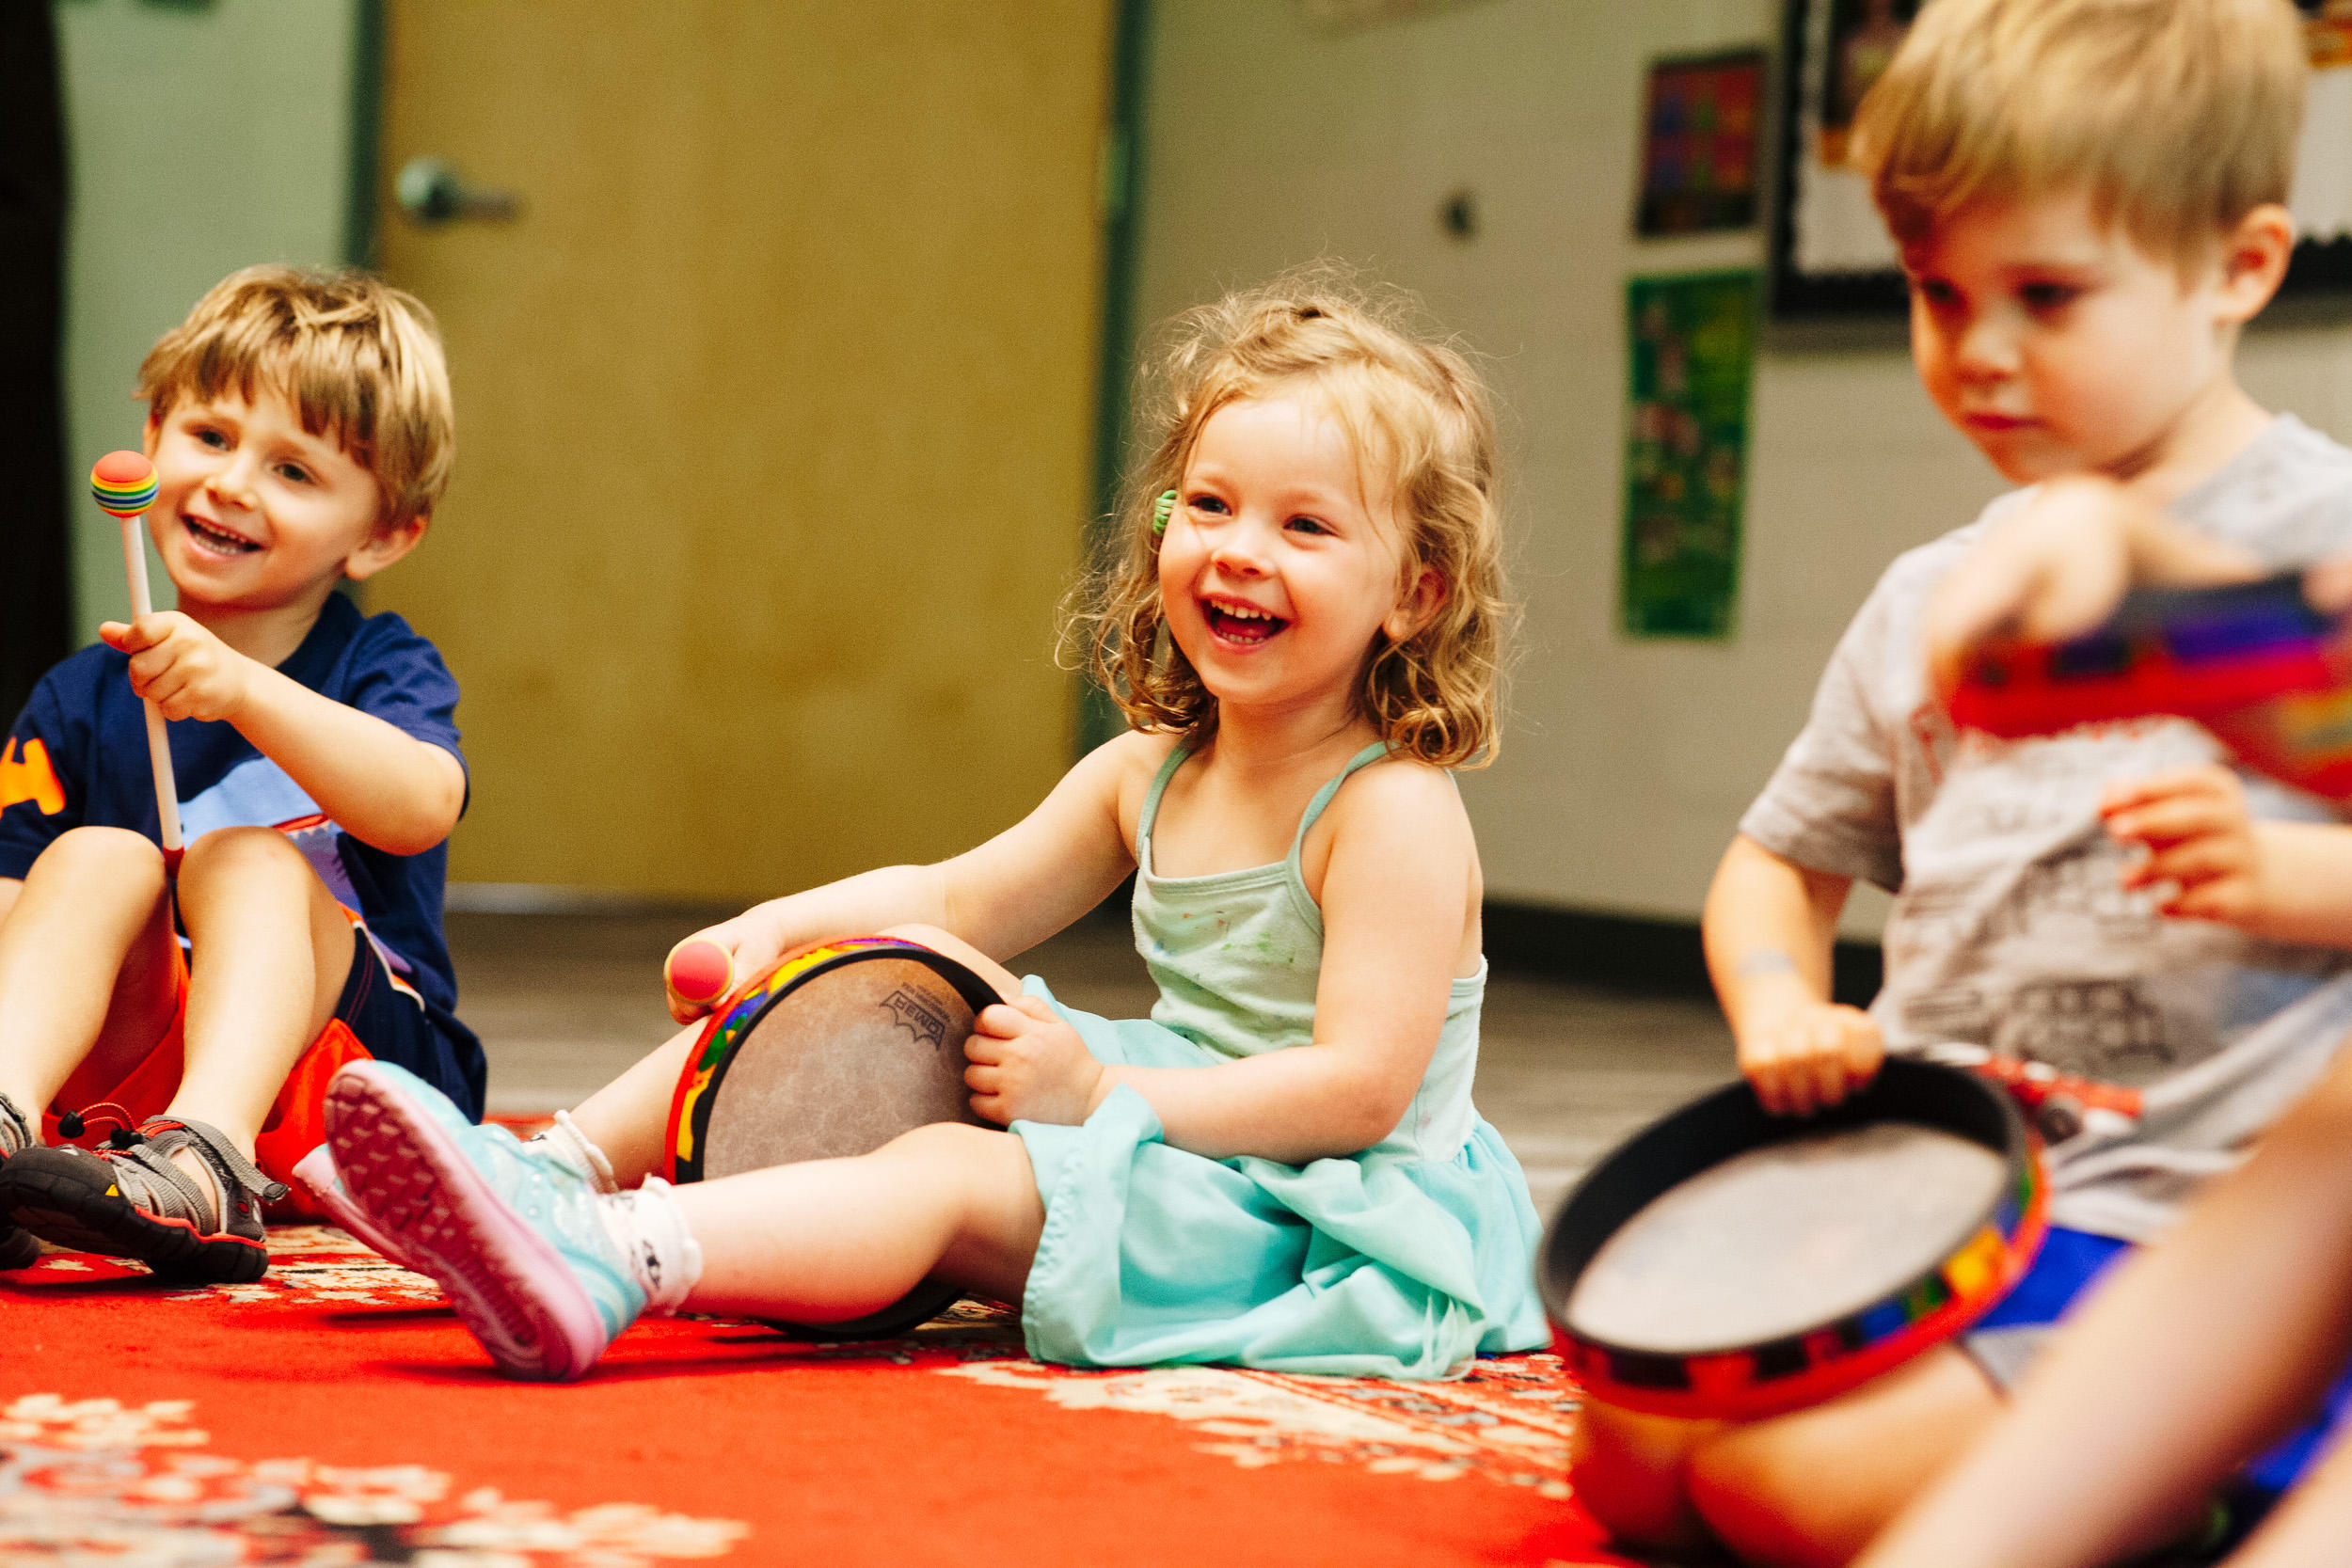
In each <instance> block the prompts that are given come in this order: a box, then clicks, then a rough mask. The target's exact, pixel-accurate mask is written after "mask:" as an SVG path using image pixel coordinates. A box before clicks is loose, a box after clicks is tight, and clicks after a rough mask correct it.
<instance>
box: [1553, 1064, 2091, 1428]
mask: <svg viewBox="0 0 2352 1568" xmlns="http://www.w3.org/2000/svg"><path fill="white" fill-rule="evenodd" d="M2043 1205H2044V1197H2043V1183H2042V1171H2041V1160H2040V1151H2039V1145H2038V1144H2037V1143H2036V1141H2035V1139H2034V1137H2033V1135H2032V1133H2031V1132H2029V1131H2028V1130H2027V1128H2026V1123H2025V1120H2024V1118H2023V1117H2022V1116H2021V1115H2020V1114H2019V1112H2018V1109H2017V1107H2016V1105H2015V1104H2013V1103H2012V1102H2011V1101H2010V1096H2009V1095H2008V1094H2006V1093H2004V1092H2003V1091H2002V1089H2001V1088H2000V1087H1999V1086H1998V1085H1994V1084H1993V1083H1991V1082H1988V1081H1987V1080H1985V1079H1984V1078H1982V1077H1980V1076H1979V1075H1978V1074H1976V1073H1973V1072H1965V1071H1962V1070H1961V1069H1956V1068H1948V1067H1941V1066H1937V1065H1934V1064H1932V1063H1927V1062H1918V1061H1909V1060H1903V1059H1899V1058H1896V1059H1890V1060H1888V1061H1887V1062H1886V1063H1885V1064H1884V1065H1883V1066H1882V1067H1881V1068H1880V1069H1879V1072H1878V1076H1877V1077H1876V1078H1874V1079H1872V1080H1871V1082H1870V1084H1869V1085H1868V1086H1867V1088H1865V1089H1863V1090H1862V1091H1861V1092H1859V1093H1857V1094H1855V1095H1852V1096H1851V1097H1850V1098H1848V1100H1847V1101H1845V1103H1843V1104H1841V1105H1837V1106H1835V1107H1833V1108H1831V1109H1828V1110H1825V1111H1821V1112H1820V1113H1818V1114H1816V1115H1814V1116H1811V1117H1805V1118H1804V1119H1802V1120H1800V1119H1797V1118H1794V1117H1773V1116H1770V1115H1768V1114H1767V1113H1766V1112H1765V1111H1764V1109H1763V1107H1762V1106H1761V1105H1759V1104H1758V1103H1757V1101H1756V1095H1755V1092H1754V1091H1753V1090H1752V1089H1750V1088H1749V1087H1748V1085H1745V1084H1734V1085H1730V1086H1729V1087H1726V1088H1723V1089H1718V1090H1716V1091H1715V1092H1714V1093H1712V1094H1710V1095H1708V1096H1706V1097H1705V1098H1704V1099H1701V1100H1698V1101H1692V1103H1691V1104H1688V1105H1685V1106H1684V1107H1682V1108H1681V1109H1680V1110H1678V1111H1676V1112H1673V1113H1672V1114H1670V1115H1669V1116H1667V1117H1665V1118H1664V1119H1663V1120H1661V1121H1660V1122H1658V1123H1656V1124H1654V1125H1653V1126H1651V1127H1650V1128H1649V1129H1648V1130H1647V1131H1645V1132H1641V1133H1638V1134H1636V1135H1635V1136H1634V1138H1633V1139H1632V1140H1631V1141H1630V1142H1629V1143H1627V1144H1625V1145H1624V1146H1623V1147H1621V1148H1618V1149H1617V1150H1616V1151H1615V1152H1614V1153H1613V1154H1611V1155H1610V1156H1609V1157H1608V1158H1607V1159H1605V1160H1603V1161H1602V1162H1601V1163H1600V1164H1598V1165H1597V1166H1596V1167H1595V1168H1594V1169H1593V1171H1592V1172H1591V1174H1589V1175H1588V1176H1586V1177H1585V1179H1584V1180H1582V1181H1581V1182H1580V1183H1579V1184H1578V1185H1577V1187H1576V1189H1575V1190H1574V1191H1573V1192H1571V1193H1570V1194H1569V1195H1568V1196H1567V1199H1566V1201H1565V1203H1563V1204H1562V1206H1561V1208H1560V1211H1559V1212H1558V1213H1557V1214H1556V1215H1555V1216H1554V1217H1553V1219H1552V1222H1551V1226H1550V1228H1549V1231H1548V1233H1547V1234H1546V1235H1545V1237H1544V1241H1543V1247H1542V1250H1541V1251H1540V1252H1539V1253H1538V1254H1537V1257H1536V1265H1535V1273H1536V1284H1537V1286H1538V1288H1539V1289H1540V1290H1541V1291H1542V1293H1543V1297H1544V1305H1545V1307H1546V1308H1547V1309H1548V1310H1549V1312H1550V1314H1551V1320H1552V1323H1554V1324H1555V1325H1556V1327H1557V1336H1556V1337H1557V1338H1558V1341H1559V1345H1560V1351H1561V1354H1562V1356H1563V1357H1564V1359H1565V1361H1566V1362H1567V1365H1568V1369H1569V1370H1570V1371H1572V1372H1573V1373H1575V1375H1576V1377H1577V1379H1578V1381H1579V1382H1581V1383H1582V1384H1583V1386H1584V1387H1585V1389H1586V1390H1587V1391H1588V1392H1590V1393H1591V1394H1593V1395H1594V1397H1596V1398H1597V1399H1600V1400H1603V1401H1606V1402H1609V1403H1611V1404H1614V1405H1620V1406H1623V1407H1625V1408H1627V1409H1631V1410H1642V1411H1647V1412H1650V1413H1652V1414H1655V1415H1662V1416H1682V1417H1755V1416H1766V1415H1772V1414H1774V1413H1777V1412H1780V1411H1784V1410H1793V1409H1796V1408H1798V1407H1800V1406H1803V1405H1807V1404H1814V1403H1818V1402H1820V1401H1822V1400H1826V1399H1829V1398H1831V1397H1833V1396H1834V1395H1836V1394H1839V1393H1843V1392H1844V1391H1845V1390H1846V1389H1848V1388H1851V1387H1853V1386H1856V1385H1857V1384H1860V1383H1862V1382H1864V1381H1865V1380H1867V1379H1868V1378H1871V1377H1875V1376H1877V1375H1878V1374H1879V1373H1881V1372H1883V1371H1885V1370H1888V1369H1890V1368H1892V1367H1894V1366H1896V1365H1898V1364H1899V1363H1900V1362H1902V1361H1904V1360H1907V1359H1908V1358H1910V1357H1911V1356H1913V1355H1915V1354H1918V1353H1920V1352H1921V1351H1924V1350H1926V1349H1928V1348H1929V1347H1931V1346H1932V1345H1935V1344H1938V1343H1941V1342H1942V1341H1943V1340H1945V1339H1947V1338H1950V1337H1951V1336H1953V1335H1955V1334H1958V1333H1959V1332H1961V1330H1963V1329H1964V1328H1966V1327H1967V1326H1968V1324H1970V1323H1974V1322H1975V1321H1976V1320H1977V1318H1978V1317H1979V1316H1980V1315H1981V1314H1982V1313H1983V1312H1984V1311H1985V1310H1986V1309H1987V1308H1988V1307H1991V1306H1992V1305H1993V1304H1994V1302H1995V1301H1997V1300H1999V1299H2000V1297H2001V1296H2002V1295H2003V1294H2005V1293H2006V1292H2007V1291H2009V1289H2010V1287H2011V1286H2012V1285H2014V1284H2015V1283H2016V1281H2017V1279H2018V1278H2019V1277H2020V1276H2021V1275H2023V1274H2024V1273H2025V1270H2026V1265H2027V1264H2028V1263H2029V1262H2030V1261H2031V1260H2032V1257H2033V1254H2034V1251H2035V1249H2036V1248H2038V1247H2039V1246H2040V1245H2041V1243H2042V1228H2043V1218H2042V1211H2043Z"/></svg>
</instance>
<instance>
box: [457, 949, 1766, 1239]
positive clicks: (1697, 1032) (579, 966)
mask: <svg viewBox="0 0 2352 1568" xmlns="http://www.w3.org/2000/svg"><path fill="white" fill-rule="evenodd" d="M730 912H732V911H691V910H680V911H668V912H660V913H652V912H627V913H622V912H613V913H593V914H485V913H453V914H452V915H451V916H450V917H449V937H450V946H451V948H452V950H453V953H454V954H455V956H456V959H457V974H458V987H459V996H458V1012H459V1015H460V1016H461V1017H463V1018H464V1019H465V1020H466V1021H467V1022H469V1023H470V1024H471V1025H472V1026H473V1028H474V1029H475V1030H476V1031H477V1032H478V1033H479V1034H480V1035H481V1036H482V1038H483V1043H484V1045H485V1047H486V1048H487V1049H488V1052H489V1057H490V1108H491V1109H492V1110H493V1111H502V1112H518V1113H529V1112H544V1111H551V1110H554V1109H556V1108H558V1107H560V1106H566V1105H570V1104H573V1103H575V1102H577V1101H580V1100H581V1099H583V1098H585V1097H586V1096H587V1094H588V1093H589V1092H590V1091H592V1090H594V1089H596V1087H597V1086H598V1085H602V1084H603V1083H605V1082H606V1081H607V1080H608V1079H610V1078H612V1076H613V1075H614V1074H616V1073H618V1072H619V1071H620V1070H621V1069H623V1068H625V1067H627V1066H628V1064H629V1063H631V1062H633V1061H635V1060H636V1059H637V1058H638V1057H639V1056H641V1055H643V1054H644V1053H645V1052H647V1051H649V1050H651V1049H652V1048H653V1047H654V1046H656V1045H658V1044H660V1042H661V1041H662V1039H664V1038H665V1037H667V1036H668V1035H669V1034H670V1033H671V1032H672V1028H673V1026H672V1024H671V1023H670V1020H669V1015H668V1014H667V1013H665V1012H664V1011H663V1010H662V1005H661V958H662V955H663V954H664V953H666V952H667V951H668V950H669V948H670V944H671V943H672V942H675V941H676V940H677V939H678V938H679V937H682V936H684V935H686V934H687V933H688V932H690V931H691V930H693V929H695V928H696V927H699V926H702V925H704V924H707V922H708V921H710V920H714V919H718V918H721V917H723V915H724V914H727V913H730ZM1010 967H1011V968H1012V969H1013V971H1014V972H1015V973H1016V974H1026V973H1032V972H1034V973H1036V974H1042V975H1044V976H1045V977H1046V979H1048V980H1049V981H1051V982H1052V983H1053V987H1054V994H1055V995H1057V996H1058V997H1060V998H1061V999H1062V1000H1063V1001H1064V1002H1067V1003H1069V1004H1070V1005H1071V1006H1073V1007H1081V1008H1084V1009H1086V1010H1087V1011H1089V1012H1096V1013H1102V1014H1104V1015H1106V1016H1110V1017H1141V1016H1142V1015H1144V1014H1145V1013H1147V1012H1149V1011H1150V1010H1151V1006H1152V984H1151V981H1150V979H1149V978H1148V977H1147V976H1146V975H1145V974H1144V971H1143V963H1142V960H1141V959H1140V958H1137V957H1136V951H1135V947H1134V945H1133V942H1132V940H1131V939H1130V937H1129V935H1128V932H1127V929H1126V927H1125V926H1124V924H1123V923H1113V922H1110V921H1106V920H1100V919H1095V920H1089V921H1085V922H1082V923H1081V924H1079V925H1078V926H1076V927H1072V928H1071V929H1070V930H1068V931H1065V932H1064V933H1062V934H1061V935H1060V936H1058V937H1056V938H1055V939H1054V940H1053V941H1051V942H1046V943H1044V944H1043V945H1042V946H1040V947H1038V948H1036V949H1035V950H1034V951H1032V952H1030V953H1028V954H1026V955H1025V956H1024V957H1023V958H1019V959H1017V960H1015V961H1014V962H1013V963H1012V965H1011V966H1010ZM1730 1076H1731V1037H1730V1035H1729V1034H1728V1032H1727V1031H1726V1030H1725V1029H1724V1024H1723V1021H1722V1019H1721V1017H1720V1016H1719V1015H1718V1014H1717V1013H1716V1011H1715V1009H1714V1007H1713V1006H1712V1005H1711V1004H1708V1003H1705V1002H1698V1001H1682V1000H1673V999H1659V998H1652V997H1629V996H1623V995H1618V994H1616V993H1613V992H1610V991H1605V990H1596V989H1593V988H1590V987H1583V986H1574V985H1567V984H1563V983H1559V982H1555V981H1549V980H1541V979H1535V978H1533V977H1529V976H1524V975H1516V974H1498V975H1496V976H1495V977H1494V978H1493V979H1492V980H1491V981H1489V982H1488V985H1487V988H1486V1014H1485V1022H1484V1028H1483V1031H1482V1037H1481V1040H1480V1055H1479V1064H1478V1083H1477V1088H1476V1090H1475V1093H1476V1097H1477V1101H1478V1108H1479V1110H1480V1112H1481V1113H1483V1114H1484V1115H1485V1116H1486V1119H1487V1120H1488V1121H1491V1122H1492V1123H1494V1125H1495V1127H1496V1128H1497V1129H1498V1130H1499V1131H1500V1132H1502V1136H1503V1138H1504V1140H1505V1141H1506V1142H1508V1143H1509V1144H1510V1146H1511V1148H1512V1150H1513V1152H1515V1153H1516V1154H1518V1157H1519V1161H1520V1163H1521V1164H1524V1165H1525V1166H1526V1167H1527V1177H1528V1184H1529V1186H1530V1187H1531V1188H1532V1190H1533V1192H1534V1198H1535V1205H1536V1208H1537V1210H1538V1211H1539V1212H1543V1213H1545V1214H1546V1215H1549V1212H1550V1211H1551V1208H1552V1206H1553V1205H1554V1204H1555V1203H1556V1202H1557V1201H1558V1200H1559V1197H1560V1196H1561V1194H1562V1193H1564V1192H1565V1190H1566V1189H1567V1187H1568V1185H1569V1184H1570V1183H1571V1182H1572V1181H1574V1180H1575V1179H1576V1178H1577V1176H1578V1175H1579V1174H1581V1172H1582V1171H1583V1170H1584V1169H1585V1168H1586V1167H1587V1166H1588V1165H1590V1164H1592V1163H1593V1161H1595V1160H1596V1159H1597V1158H1598V1157H1599V1156H1600V1155H1601V1154H1602V1153H1604V1152H1606V1151H1607V1150H1608V1149H1609V1148H1610V1147H1611V1146H1613V1144H1615V1143H1616V1142H1617V1141H1618V1140H1619V1139H1621V1138H1623V1137H1625V1136H1626V1135H1628V1134H1629V1133H1630V1132H1633V1131H1634V1130H1635V1129H1637V1128H1639V1127H1641V1126H1642V1125H1643V1124H1644V1123H1645V1122H1647V1121H1649V1120H1651V1119H1652V1118H1654V1117H1657V1116H1658V1115H1659V1114H1660V1113H1661V1112H1662V1111H1664V1110H1666V1109H1667V1108H1669V1107H1670V1106H1673V1105H1676V1104H1678V1103H1680V1102H1681V1101H1684V1100H1687V1099H1690V1098H1691V1097H1692V1096H1693V1095H1696V1094H1698V1093H1699V1092H1701V1091H1702V1090H1704V1089H1707V1088H1710V1087H1712V1086H1713V1085H1717V1084H1720V1083H1723V1082H1724V1081H1725V1080H1726V1079H1728V1078H1729V1077H1730Z"/></svg>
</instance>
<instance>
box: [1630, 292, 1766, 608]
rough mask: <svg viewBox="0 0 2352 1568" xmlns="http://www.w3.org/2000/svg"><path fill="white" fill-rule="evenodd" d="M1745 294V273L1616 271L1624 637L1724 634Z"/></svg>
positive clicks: (1736, 543)
mask: <svg viewBox="0 0 2352 1568" xmlns="http://www.w3.org/2000/svg"><path fill="white" fill-rule="evenodd" d="M1756 293H1757V278H1756V274H1755V273H1754V272H1750V271H1740V272H1707V273H1684V274H1680V275H1677V276H1674V277H1635V278H1629V279H1628V280H1627V283H1626V349H1627V377H1626V392H1627V400H1628V406H1627V424H1626V444H1625V519H1624V538H1623V543H1622V546H1621V548H1620V553H1619V567H1618V574H1619V609H1620V620H1621V623H1622V625H1623V626H1624V628H1625V631H1626V633H1627V635H1628V636H1631V637H1685V638H1724V637H1728V636H1729V635H1730V634H1731V630H1732V626H1733V622H1734V619H1735V611H1736V610H1737V606H1738V600H1739V588H1740V513H1741V509H1742V506H1743V504H1744V502H1745V499H1746V494H1747V451H1748V391H1749V385H1750V383H1751V381H1752V380H1753V379H1754V373H1753V372H1754V369H1755V363H1756Z"/></svg>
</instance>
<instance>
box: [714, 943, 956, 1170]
mask: <svg viewBox="0 0 2352 1568" xmlns="http://www.w3.org/2000/svg"><path fill="white" fill-rule="evenodd" d="M974 1017H975V1014H974V1011H973V1007H972V1005H971V1003H969V1002H968V1001H966V1000H965V999H964V998H963V996H962V995H961V994H960V993H959V992H958V991H957V990H956V988H955V987H954V986H952V985H950V984H949V983H948V982H947V981H946V979H944V978H942V977H941V975H940V974H938V972H937V971H935V970H933V969H931V968H930V966H929V965H927V964H924V963H921V962H917V961H915V960H914V959H910V958H870V959H868V960H866V961H865V962H862V963H850V964H843V965H840V966H839V967H837V968H834V969H828V970H825V971H822V972H821V973H818V974H813V975H811V976H809V977H808V978H807V979H806V980H804V981H803V982H802V983H801V984H799V985H797V986H795V987H793V988H792V990H790V991H789V992H787V994H785V995H783V996H780V997H778V998H777V999H776V1001H775V1003H774V1005H773V1006H770V1007H769V1008H768V1009H767V1010H766V1011H765V1012H764V1013H763V1014H762V1015H761V1016H760V1019H759V1021H758V1022H756V1023H755V1024H753V1025H752V1026H751V1028H750V1029H749V1030H748V1031H747V1032H746V1033H745V1034H744V1036H743V1037H742V1038H741V1039H740V1040H739V1041H738V1042H737V1044H736V1047H735V1051H734V1053H733V1055H732V1056H731V1057H730V1059H729V1060H728V1062H727V1063H726V1064H725V1066H724V1069H723V1074H722V1076H721V1078H720V1081H719V1083H718V1084H717V1085H715V1086H714V1102H713V1104H712V1106H711V1110H710V1118H709V1121H708V1123H707V1129H706V1132H705V1134H704V1147H703V1149H702V1158H701V1167H702V1168H701V1175H702V1176H703V1177H704V1178H706V1179H708V1178H711V1177H720V1176H733V1175H735V1174H736V1173H737V1172H739V1171H747V1170H761V1169H765V1168H766V1167H767V1166H769V1165H784V1164H792V1163H793V1162H795V1161H799V1160H830V1159H835V1158H839V1157H842V1156H845V1155H852V1154H868V1153H871V1152H872V1151H873V1150H875V1149H877V1148H881V1147H882V1145H884V1144H886V1143H888V1142H889V1141H890V1140H891V1139H893V1138H895V1137H897V1136H898V1134H899V1133H901V1132H907V1131H909V1130H910V1129H912V1128H916V1127H921V1126H923V1125H925V1124H926V1123H929V1122H934V1121H968V1122H975V1123H977V1122H978V1120H979V1117H977V1116H975V1115H973V1113H972V1103H971V1090H969V1089H967V1088H966V1087H964V1083H963V1069H964V1065H965V1064H964V1056H963V1042H964V1041H965V1039H967V1038H969V1037H970V1036H971V1034H972V1021H973V1018H974Z"/></svg>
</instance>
